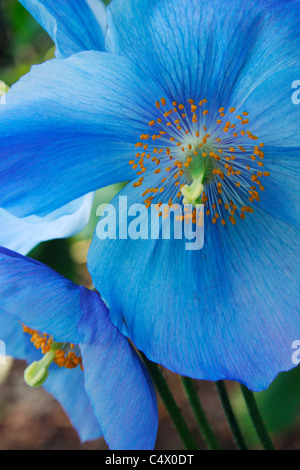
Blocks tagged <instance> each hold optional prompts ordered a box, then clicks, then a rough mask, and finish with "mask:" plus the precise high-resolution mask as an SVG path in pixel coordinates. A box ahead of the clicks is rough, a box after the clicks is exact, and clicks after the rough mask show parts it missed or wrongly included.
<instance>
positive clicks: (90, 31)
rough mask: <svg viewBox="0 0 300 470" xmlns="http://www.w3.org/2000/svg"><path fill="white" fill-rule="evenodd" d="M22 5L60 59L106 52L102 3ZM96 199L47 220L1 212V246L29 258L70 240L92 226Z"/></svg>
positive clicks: (30, 0) (30, 1)
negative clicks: (45, 245) (42, 247)
mask: <svg viewBox="0 0 300 470" xmlns="http://www.w3.org/2000/svg"><path fill="white" fill-rule="evenodd" d="M20 3H22V5H23V6H24V7H25V8H26V9H27V10H28V11H29V12H30V13H31V14H32V15H33V16H34V18H35V19H36V20H37V21H38V22H39V23H40V25H41V26H43V28H44V29H45V30H46V31H47V32H48V34H49V35H50V36H51V38H52V39H53V41H54V43H55V46H56V57H58V58H66V57H69V56H70V55H72V54H74V53H76V52H80V51H85V50H94V49H95V50H99V51H103V50H104V49H105V45H104V36H105V32H106V11H105V6H104V4H103V3H102V2H101V1H100V0H78V1H76V2H74V1H70V0H63V1H56V2H54V1H51V0H22V1H20ZM92 201H93V195H92V194H89V195H86V196H83V197H82V198H79V199H76V200H75V201H72V202H70V203H68V204H66V205H64V206H63V207H61V208H58V209H57V210H55V211H53V212H52V213H50V214H48V215H46V216H44V217H34V216H32V217H25V218H18V217H15V216H13V215H11V214H10V213H9V212H7V211H5V210H3V209H1V210H0V226H1V231H0V232H1V233H0V244H1V245H3V246H6V247H7V248H10V249H12V250H15V251H18V252H19V253H22V254H26V253H28V252H29V251H30V250H31V249H32V248H34V246H36V245H37V244H38V243H40V242H41V241H46V240H50V239H53V238H65V237H70V236H72V235H74V234H76V233H78V232H80V231H81V230H82V229H83V228H84V227H85V225H86V224H87V222H88V219H89V215H90V211H91V207H92Z"/></svg>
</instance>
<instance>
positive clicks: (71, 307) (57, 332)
mask: <svg viewBox="0 0 300 470" xmlns="http://www.w3.org/2000/svg"><path fill="white" fill-rule="evenodd" d="M0 299H1V300H0V309H1V311H5V312H7V313H8V314H12V315H14V316H15V317H16V318H17V319H18V320H20V321H21V322H22V323H24V324H25V325H27V326H29V327H30V328H32V329H34V330H39V331H41V332H43V333H48V334H51V335H53V336H54V338H55V340H56V341H66V342H71V343H78V342H79V339H80V337H79V335H78V331H77V322H78V320H79V317H80V314H81V313H80V293H79V286H77V285H75V284H73V282H71V281H69V280H67V279H65V278H64V277H63V276H61V275H60V274H58V273H56V272H55V271H53V270H52V269H50V268H48V267H47V266H45V265H43V264H41V263H38V262H37V261H34V260H32V259H30V258H25V257H24V256H22V255H19V254H17V253H15V252H13V251H10V250H7V249H5V248H2V247H0Z"/></svg>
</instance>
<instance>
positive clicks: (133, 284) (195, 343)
mask: <svg viewBox="0 0 300 470" xmlns="http://www.w3.org/2000/svg"><path fill="white" fill-rule="evenodd" d="M138 192H139V189H138V188H132V183H130V184H129V185H128V186H127V187H125V188H124V190H123V192H121V193H120V195H127V196H128V207H129V206H130V204H131V203H133V202H137V200H138V194H137V193H138ZM114 201H115V205H117V202H118V196H117V197H116V198H115V200H114ZM118 216H119V214H118ZM156 216H157V214H156ZM120 217H121V221H124V219H125V217H126V216H125V214H124V213H123V214H120ZM117 220H118V217H117ZM149 233H150V232H149ZM186 241H187V240H186V239H183V240H174V239H171V240H162V239H159V240H141V239H139V240H133V239H129V238H128V239H127V240H120V239H117V240H108V239H107V240H99V239H98V238H97V235H96V234H95V236H94V239H93V242H92V245H91V248H90V252H89V256H88V266H89V271H90V272H91V274H92V278H93V282H94V284H95V286H96V288H99V289H101V295H102V297H103V299H104V301H105V302H106V304H107V306H108V308H109V310H110V314H111V318H112V321H113V323H114V324H115V325H117V326H118V328H119V329H120V330H121V331H122V332H123V333H124V334H126V335H128V336H129V337H130V339H131V340H132V341H133V343H134V344H135V346H136V347H137V348H138V349H140V350H142V351H143V352H144V353H145V354H146V355H147V357H148V358H149V359H151V360H153V361H156V362H159V363H160V364H162V365H164V366H165V367H167V368H169V369H171V370H173V371H175V372H178V373H181V374H184V375H188V376H191V377H195V378H198V379H206V380H219V379H229V380H236V381H239V382H242V383H245V384H246V385H247V386H248V387H249V388H251V389H252V390H257V391H258V390H262V389H264V388H266V387H267V386H268V385H269V384H270V382H271V381H272V380H273V379H274V377H275V376H276V374H277V373H279V372H281V371H284V370H289V369H291V368H292V367H294V364H293V362H292V358H291V356H292V353H293V350H292V346H291V345H292V343H293V341H294V340H295V339H298V338H299V337H300V327H299V313H298V306H299V302H300V299H299V288H298V287H299V286H298V279H299V233H298V232H297V231H296V230H295V229H294V228H293V227H291V226H290V225H288V224H286V223H284V222H281V221H279V220H278V219H275V218H272V217H270V216H269V215H267V213H263V212H261V211H260V210H259V209H258V210H255V212H254V214H249V215H248V216H247V217H246V219H245V220H241V219H240V220H238V221H237V223H236V225H235V226H233V225H232V224H231V223H229V225H228V224H227V225H226V226H225V227H223V226H222V225H221V224H216V225H213V224H212V223H211V222H210V221H208V222H207V223H206V225H205V243H204V247H203V248H202V249H201V250H198V251H188V250H186Z"/></svg>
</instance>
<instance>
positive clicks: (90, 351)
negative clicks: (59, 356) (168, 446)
mask: <svg viewBox="0 0 300 470" xmlns="http://www.w3.org/2000/svg"><path fill="white" fill-rule="evenodd" d="M81 302H82V309H83V311H84V315H83V317H82V321H81V323H80V325H79V330H80V331H81V334H82V342H81V345H80V347H81V352H82V357H83V367H84V372H85V387H86V390H87V392H88V394H89V396H90V399H91V402H92V405H93V408H94V412H95V415H96V416H97V418H98V419H99V422H100V423H101V428H102V430H103V433H104V438H105V440H106V442H107V443H108V445H109V447H110V449H118V450H124V449H127V450H137V449H142V450H143V449H153V448H154V444H155V440H156V433H157V421H158V416H157V404H156V396H155V391H154V388H153V385H152V383H151V381H150V378H149V376H148V374H147V371H146V370H145V368H144V366H143V365H142V363H141V361H140V360H139V358H138V355H137V353H136V352H135V350H134V349H133V348H132V347H131V346H130V344H129V342H128V340H127V339H126V338H125V337H123V336H122V335H121V334H120V333H119V331H118V330H117V329H116V328H115V327H114V326H113V325H112V323H111V321H110V319H109V313H108V310H107V308H106V307H105V305H104V304H103V302H102V301H101V299H100V297H99V295H98V294H97V293H96V292H91V291H87V290H86V289H84V288H82V299H81Z"/></svg>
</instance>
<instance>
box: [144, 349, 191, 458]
mask: <svg viewBox="0 0 300 470" xmlns="http://www.w3.org/2000/svg"><path fill="white" fill-rule="evenodd" d="M142 357H143V360H144V362H145V364H146V366H147V369H148V371H149V373H150V375H151V377H152V379H153V382H154V384H155V386H156V388H157V391H158V393H159V394H160V397H161V399H162V401H163V403H164V405H165V407H166V409H167V411H168V413H169V415H170V417H171V419H172V421H173V424H174V426H175V428H176V430H177V432H178V434H179V436H180V438H181V440H182V442H183V444H184V446H185V448H186V449H188V450H196V449H197V445H196V443H195V440H194V438H193V436H192V434H191V432H190V430H189V428H188V426H187V424H186V422H185V420H184V418H183V416H182V413H181V411H180V409H179V407H178V405H177V403H176V401H175V399H174V397H173V395H172V392H171V390H170V388H169V386H168V384H167V382H166V381H165V379H164V376H163V374H162V373H161V371H160V369H159V367H158V366H157V364H154V362H151V361H149V360H148V359H147V358H146V357H145V356H144V355H143V354H142Z"/></svg>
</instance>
